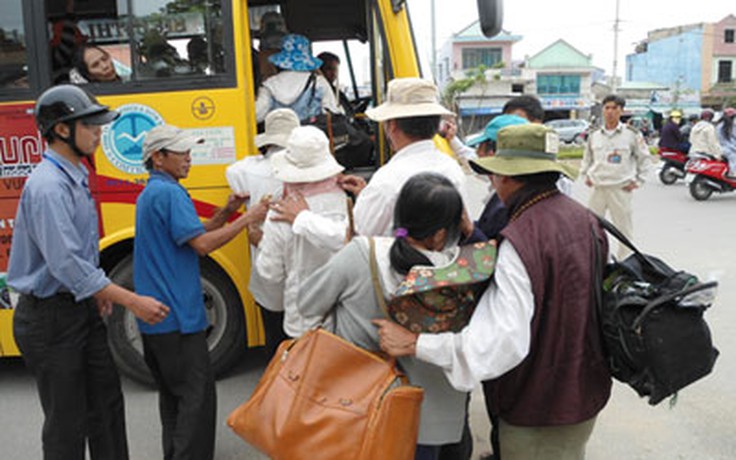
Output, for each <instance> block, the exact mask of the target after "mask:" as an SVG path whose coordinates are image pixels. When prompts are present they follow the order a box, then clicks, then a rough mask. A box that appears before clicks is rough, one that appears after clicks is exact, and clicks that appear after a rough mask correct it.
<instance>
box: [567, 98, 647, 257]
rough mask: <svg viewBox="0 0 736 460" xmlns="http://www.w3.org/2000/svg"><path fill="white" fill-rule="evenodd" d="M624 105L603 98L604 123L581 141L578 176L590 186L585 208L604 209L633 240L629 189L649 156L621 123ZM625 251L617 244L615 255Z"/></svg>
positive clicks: (636, 184) (637, 135)
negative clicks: (585, 139) (590, 189)
mask: <svg viewBox="0 0 736 460" xmlns="http://www.w3.org/2000/svg"><path fill="white" fill-rule="evenodd" d="M625 105H626V101H624V99H623V98H622V97H620V96H616V95H613V94H612V95H609V96H606V97H605V98H604V99H603V120H604V124H603V126H602V127H600V128H599V129H596V130H594V131H592V132H591V133H590V136H589V137H588V142H586V143H585V151H584V153H583V163H582V165H581V170H580V175H581V176H583V178H584V180H585V185H587V186H588V187H592V188H593V191H592V193H591V195H590V202H589V203H588V207H589V208H590V209H591V210H592V211H593V212H595V213H596V214H599V215H601V216H605V214H606V211H608V212H609V213H610V214H611V220H612V221H613V224H614V225H615V226H616V227H618V228H619V230H621V231H622V232H623V234H624V235H626V237H627V238H629V239H633V238H632V237H633V231H634V226H633V223H632V209H631V197H632V192H633V191H634V190H636V189H637V188H639V186H641V184H642V183H643V182H644V174H645V173H646V171H647V170H648V169H649V166H650V165H651V155H650V154H649V147H647V144H646V142H644V138H643V137H642V135H641V133H640V132H639V131H637V130H636V129H634V128H631V127H629V126H627V125H625V124H623V123H621V114H622V113H623V111H624V106H625ZM627 254H628V249H627V248H626V247H624V246H623V245H620V246H619V250H618V255H619V257H620V258H623V257H625V256H626V255H627Z"/></svg>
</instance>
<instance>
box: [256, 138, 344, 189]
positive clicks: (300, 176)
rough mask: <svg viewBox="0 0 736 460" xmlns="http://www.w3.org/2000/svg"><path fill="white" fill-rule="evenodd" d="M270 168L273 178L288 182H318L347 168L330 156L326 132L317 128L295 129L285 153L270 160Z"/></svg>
mask: <svg viewBox="0 0 736 460" xmlns="http://www.w3.org/2000/svg"><path fill="white" fill-rule="evenodd" d="M271 167H272V168H273V174H274V176H275V177H276V178H277V179H280V180H282V181H284V182H287V183H299V182H318V181H321V180H324V179H327V178H328V177H332V176H334V175H336V174H339V173H341V172H342V171H343V170H344V169H345V168H343V167H342V166H341V165H340V164H339V163H338V162H337V161H335V157H333V156H332V154H331V153H330V141H329V139H327V136H326V135H325V133H324V132H322V130H320V129H319V128H315V127H314V126H300V127H298V128H295V129H294V131H292V132H291V136H290V137H289V142H288V143H287V145H286V150H283V151H281V152H276V153H274V155H273V157H271Z"/></svg>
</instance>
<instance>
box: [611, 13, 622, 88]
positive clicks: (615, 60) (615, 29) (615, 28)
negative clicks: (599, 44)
mask: <svg viewBox="0 0 736 460" xmlns="http://www.w3.org/2000/svg"><path fill="white" fill-rule="evenodd" d="M619 3H620V1H619V0H616V20H615V21H613V78H612V80H611V92H612V93H615V92H616V86H617V83H618V82H617V81H616V74H617V68H618V33H619V31H620V30H621V29H619V23H620V22H621V21H620V20H619V17H618V12H619Z"/></svg>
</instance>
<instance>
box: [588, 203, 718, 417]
mask: <svg viewBox="0 0 736 460" xmlns="http://www.w3.org/2000/svg"><path fill="white" fill-rule="evenodd" d="M598 219H599V221H600V223H601V226H602V227H603V228H604V229H605V230H606V231H608V233H610V234H611V235H613V236H614V237H615V238H616V239H618V240H619V241H620V242H621V243H622V244H624V245H625V246H627V247H628V248H629V249H631V250H632V251H633V254H632V255H630V256H629V257H627V258H626V259H625V260H623V261H621V262H618V261H615V262H610V263H607V264H605V266H604V265H603V264H601V263H598V264H596V266H597V267H598V268H599V273H598V276H596V277H595V278H596V280H597V281H598V283H599V285H598V288H597V289H595V292H596V297H597V299H596V302H595V303H596V307H597V314H598V319H599V325H600V328H601V332H602V337H603V344H604V349H605V351H606V354H607V358H608V363H609V367H610V370H611V374H612V375H613V377H614V378H616V379H617V380H619V381H621V382H623V383H626V384H628V385H629V386H631V387H632V388H633V389H634V390H635V391H636V392H637V393H638V394H639V396H642V397H647V396H648V397H649V404H651V405H656V404H658V403H659V402H660V401H662V400H663V399H665V398H667V397H668V396H671V395H675V394H676V393H677V391H678V390H680V389H682V388H684V387H686V386H687V385H690V384H691V383H693V382H695V381H696V380H699V379H701V378H702V377H705V376H706V375H708V374H710V372H711V371H712V370H713V366H714V365H715V361H716V358H717V357H718V350H717V349H716V348H715V347H714V346H713V341H712V339H711V333H710V329H709V328H708V324H707V323H706V322H705V318H704V317H703V314H704V312H705V310H706V309H708V308H709V307H710V305H711V303H712V302H713V299H714V297H715V289H716V286H717V285H718V283H716V282H715V281H713V282H706V283H703V282H701V281H700V280H699V279H698V278H697V277H696V276H695V275H692V274H690V273H687V272H684V271H677V270H674V269H672V268H671V267H670V266H669V265H667V264H666V263H665V262H663V261H662V260H660V259H658V258H656V257H653V256H650V255H646V254H643V253H641V252H640V251H639V250H638V249H637V248H636V247H635V246H634V245H633V244H632V243H631V242H630V241H629V240H628V239H627V238H626V237H625V236H624V235H623V234H622V233H621V232H620V231H619V230H618V229H617V228H616V227H614V226H613V225H612V224H611V223H610V222H608V221H606V220H605V219H601V218H600V217H599V218H598ZM596 241H597V239H596ZM597 252H598V254H597V257H598V260H599V261H600V250H598V251H597ZM603 266H604V268H603V273H600V267H603Z"/></svg>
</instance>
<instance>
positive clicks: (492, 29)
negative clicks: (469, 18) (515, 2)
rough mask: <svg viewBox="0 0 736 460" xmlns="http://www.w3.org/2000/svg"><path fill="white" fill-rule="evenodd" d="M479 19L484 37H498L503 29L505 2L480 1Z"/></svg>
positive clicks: (498, 0) (495, 0) (494, 0)
mask: <svg viewBox="0 0 736 460" xmlns="http://www.w3.org/2000/svg"><path fill="white" fill-rule="evenodd" d="M478 18H479V19H480V27H481V29H482V30H483V35H485V36H486V37H488V38H491V37H495V36H496V35H498V33H499V32H501V27H503V0H478Z"/></svg>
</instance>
